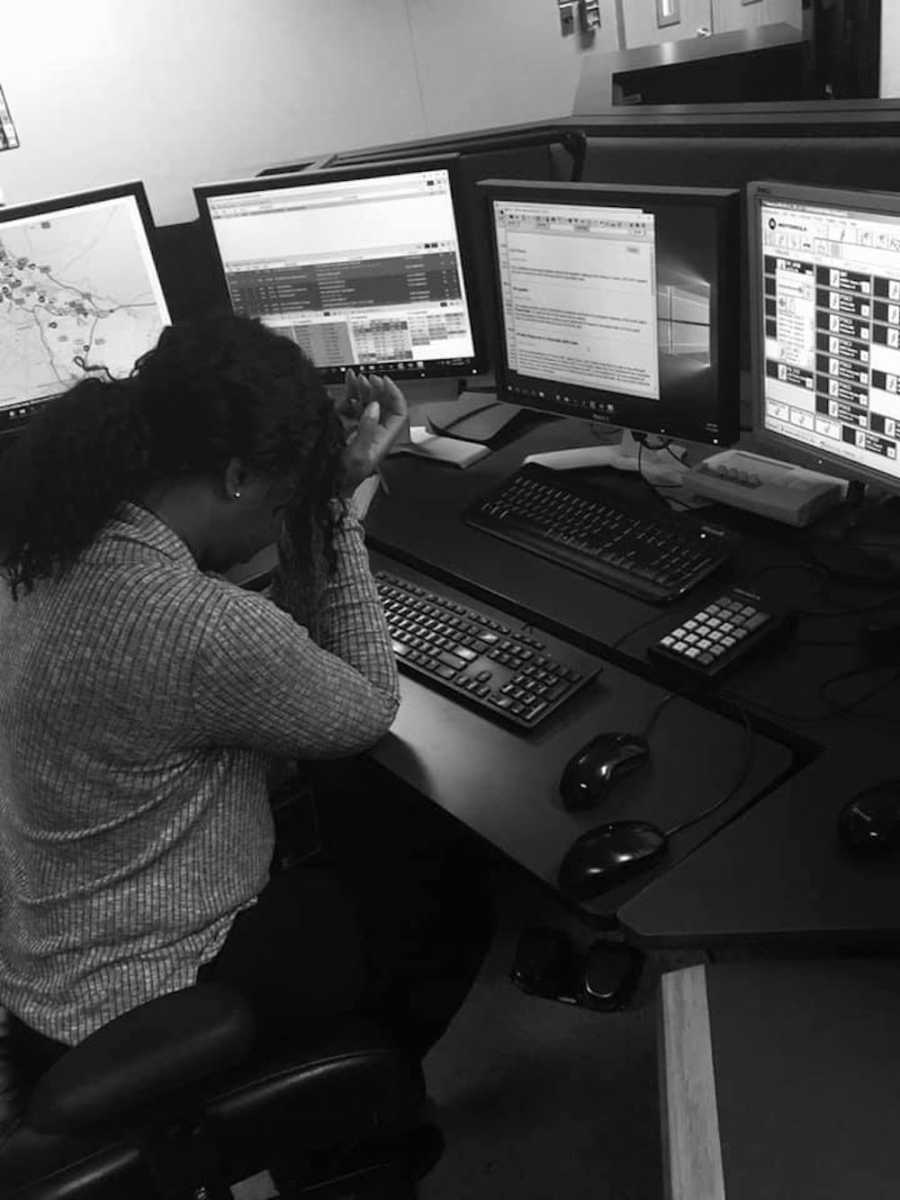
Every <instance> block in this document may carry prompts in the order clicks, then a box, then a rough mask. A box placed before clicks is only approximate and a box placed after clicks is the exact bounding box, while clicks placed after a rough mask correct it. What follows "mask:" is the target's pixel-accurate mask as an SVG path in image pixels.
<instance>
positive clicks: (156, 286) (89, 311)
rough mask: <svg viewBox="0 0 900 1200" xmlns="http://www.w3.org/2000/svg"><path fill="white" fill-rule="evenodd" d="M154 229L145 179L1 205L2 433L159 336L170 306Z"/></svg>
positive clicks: (117, 369) (113, 370)
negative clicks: (155, 254)
mask: <svg viewBox="0 0 900 1200" xmlns="http://www.w3.org/2000/svg"><path fill="white" fill-rule="evenodd" d="M152 229H153V223H152V220H151V217H150V210H149V208H148V206H147V199H146V196H145V194H144V188H143V186H142V184H140V183H127V184H122V185H120V186H117V187H110V188H104V189H102V190H98V191H92V192H80V193H78V194H77V195H69V196H62V197H58V198H56V199H54V200H45V201H41V202H40V203H36V204H27V205H20V206H16V207H13V208H0V433H2V432H10V431H14V430H15V429H16V427H18V426H20V425H21V424H22V423H23V422H24V421H26V420H27V419H28V416H29V414H30V412H31V411H32V410H33V409H34V407H35V406H36V405H38V404H41V403H43V402H44V401H46V400H49V399H50V398H51V397H52V396H55V395H58V394H59V393H60V392H63V391H65V390H66V389H67V388H68V387H70V386H71V385H72V384H74V383H77V382H78V381H79V380H80V379H83V378H85V376H87V375H89V374H92V373H95V372H97V373H100V375H101V377H103V378H105V377H106V376H107V374H109V375H113V376H115V377H117V378H118V377H121V376H125V375H128V374H129V373H130V371H131V369H132V367H133V366H134V363H135V360H136V359H137V358H139V357H140V356H141V355H142V354H144V353H145V352H146V351H147V350H150V349H151V348H152V347H153V346H155V345H156V342H157V340H158V338H159V335H160V333H161V332H162V329H163V327H164V326H166V325H168V324H169V311H168V308H167V306H166V301H165V297H164V295H163V290H162V286H161V284H160V281H159V275H158V274H157V269H156V265H155V262H154V259H153V253H152V251H151V245H150V236H151V231H152Z"/></svg>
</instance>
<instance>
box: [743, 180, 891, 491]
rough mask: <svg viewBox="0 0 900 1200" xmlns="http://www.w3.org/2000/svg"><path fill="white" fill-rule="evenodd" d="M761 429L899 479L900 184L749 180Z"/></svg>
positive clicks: (860, 471)
mask: <svg viewBox="0 0 900 1200" xmlns="http://www.w3.org/2000/svg"><path fill="white" fill-rule="evenodd" d="M747 214H748V220H749V223H750V227H749V238H748V248H749V263H750V304H751V333H752V347H753V364H752V366H753V388H754V401H755V423H754V424H755V433H756V434H757V437H758V439H759V441H760V442H761V443H762V444H763V445H764V446H766V447H767V448H771V449H773V450H774V451H776V452H779V451H780V452H781V453H783V454H784V453H786V454H787V456H788V457H792V456H796V455H793V454H792V452H799V457H801V458H804V457H806V455H812V456H814V457H815V458H816V459H817V460H818V461H819V462H820V463H821V464H822V465H823V466H825V467H826V468H837V473H838V474H839V475H841V476H843V477H846V478H859V479H861V480H870V481H877V482H882V483H885V484H888V485H891V486H895V487H896V486H898V485H900V461H898V445H900V195H895V194H893V193H880V192H865V191H850V190H844V189H835V188H823V187H812V186H806V185H802V186H801V185H792V184H781V183H775V182H771V183H770V182H758V183H751V184H749V185H748V188H747Z"/></svg>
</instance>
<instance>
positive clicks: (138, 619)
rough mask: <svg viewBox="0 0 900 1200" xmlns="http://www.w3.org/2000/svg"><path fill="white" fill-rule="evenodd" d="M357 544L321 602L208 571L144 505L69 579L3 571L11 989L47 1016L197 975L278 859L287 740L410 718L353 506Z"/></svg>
mask: <svg viewBox="0 0 900 1200" xmlns="http://www.w3.org/2000/svg"><path fill="white" fill-rule="evenodd" d="M336 549H337V570H336V572H335V574H334V575H333V576H331V577H330V579H329V580H328V582H327V584H326V585H325V586H324V588H323V589H319V595H318V597H317V600H316V601H315V605H314V611H309V612H304V611H302V609H303V607H304V605H305V604H309V601H308V599H307V597H308V596H309V594H310V591H311V589H309V588H308V587H306V586H305V583H306V581H305V580H303V579H300V578H297V579H293V580H292V579H291V577H290V573H289V572H288V573H287V575H286V576H285V583H286V585H287V586H284V587H283V588H282V591H281V593H280V596H279V602H278V603H275V602H274V601H273V600H272V599H269V598H267V597H265V596H262V595H260V594H258V593H254V592H249V591H245V590H242V589H241V588H238V587H236V586H235V585H233V584H231V583H229V582H227V581H226V580H224V579H222V578H220V577H216V576H210V575H207V574H204V573H203V572H202V571H201V570H200V569H199V568H198V566H197V564H196V562H195V560H194V558H193V556H192V555H191V553H190V550H189V549H188V547H187V546H186V545H185V543H184V542H183V541H181V539H180V538H179V537H178V536H177V535H176V534H175V533H174V532H173V531H172V530H171V529H170V528H169V527H168V526H167V525H166V524H164V523H163V522H162V521H161V520H159V519H158V518H157V517H156V516H155V515H154V514H152V513H150V512H149V511H147V510H146V509H144V508H141V507H139V506H137V505H133V504H126V505H123V506H122V508H121V509H120V510H119V512H118V513H117V516H116V519H114V520H113V521H111V522H110V523H108V524H107V525H106V526H105V527H104V529H103V530H102V531H101V533H100V534H99V535H98V537H97V538H96V539H95V540H94V542H93V543H92V544H91V545H90V546H89V547H88V548H87V550H85V551H84V552H83V553H82V554H81V556H80V557H79V559H78V560H77V562H76V563H75V564H74V566H73V567H72V568H71V569H70V570H69V571H68V572H67V573H66V574H65V575H64V576H63V577H62V578H61V579H58V580H41V581H39V582H38V583H37V584H36V586H35V588H34V590H33V591H32V592H31V593H30V594H27V595H26V594H24V593H22V592H20V594H19V599H18V600H17V601H16V602H13V601H12V599H11V597H10V596H9V594H8V591H7V589H6V588H5V585H3V584H2V583H0V1002H2V1003H3V1004H4V1005H6V1007H7V1008H8V1009H10V1010H11V1011H12V1012H14V1013H15V1014H16V1015H18V1016H19V1017H20V1018H21V1019H22V1020H23V1021H25V1022H26V1023H27V1024H28V1025H31V1026H32V1027H33V1028H35V1029H37V1030H39V1031H40V1032H42V1033H44V1034H47V1035H48V1036H50V1037H52V1038H56V1039H57V1040H59V1041H63V1042H66V1043H70V1044H74V1043H75V1042H78V1041H80V1040H81V1039H82V1038H84V1037H85V1036H87V1034H89V1033H90V1032H92V1031H93V1030H95V1029H97V1028H98V1027H99V1026H101V1025H103V1024H105V1023H106V1022H107V1021H109V1020H111V1019H112V1018H113V1017H115V1016H117V1015H119V1014H120V1013H123V1012H125V1011H127V1010H129V1009H131V1008H133V1007H135V1006H136V1005H138V1004H141V1003H143V1002H144V1001H146V1000H149V999H151V998H153V997H155V996H158V995H161V994H163V993H165V992H168V991H173V990H175V989H177V988H181V987H184V986H187V985H188V984H190V983H192V982H194V980H195V979H196V975H197V970H198V968H199V966H200V965H201V964H202V963H204V962H206V961H208V960H209V959H211V958H213V957H214V956H215V955H216V954H217V952H218V951H219V949H220V948H221V946H222V943H223V941H224V940H225V937H226V935H227V933H228V930H229V929H230V927H231V924H232V921H233V920H234V918H235V916H236V915H237V913H238V912H239V911H241V909H242V908H245V907H247V906H248V905H249V904H252V903H253V901H254V898H255V897H256V896H257V895H258V893H259V892H260V890H261V889H262V888H263V886H264V885H265V883H266V880H267V878H268V867H269V863H270V860H271V856H272V851H273V842H274V834H273V823H272V817H271V812H270V808H269V803H268V792H267V774H268V772H269V769H270V768H271V767H272V766H273V764H274V762H275V760H277V759H284V758H328V757H339V756H342V755H349V754H353V753H356V752H359V751H361V750H363V749H365V748H367V747H368V746H370V745H372V744H373V743H374V742H375V741H376V740H377V739H378V738H379V737H380V736H381V735H382V734H383V733H385V732H386V731H387V729H388V728H389V727H390V725H391V722H392V720H393V718H394V715H395V712H396V709H397V704H398V698H399V693H398V686H397V673H396V666H395V663H394V658H393V654H392V652H391V642H390V636H389V634H388V631H387V626H386V624H385V620H384V615H383V613H382V610H381V606H380V603H379V601H378V597H377V593H376V590H375V585H374V582H373V580H372V577H371V574H370V572H369V568H368V560H367V557H366V552H365V547H364V545H363V539H362V531H361V527H360V525H359V523H358V522H357V521H356V520H355V519H354V518H352V517H349V516H348V517H345V518H343V519H342V521H341V524H340V526H339V529H338V532H337V537H336ZM279 605H284V606H285V607H286V608H290V609H292V611H290V612H289V611H285V610H284V608H283V607H280V606H279ZM310 629H313V630H314V631H315V638H314V637H313V636H312V634H311V632H310ZM311 919H314V914H311Z"/></svg>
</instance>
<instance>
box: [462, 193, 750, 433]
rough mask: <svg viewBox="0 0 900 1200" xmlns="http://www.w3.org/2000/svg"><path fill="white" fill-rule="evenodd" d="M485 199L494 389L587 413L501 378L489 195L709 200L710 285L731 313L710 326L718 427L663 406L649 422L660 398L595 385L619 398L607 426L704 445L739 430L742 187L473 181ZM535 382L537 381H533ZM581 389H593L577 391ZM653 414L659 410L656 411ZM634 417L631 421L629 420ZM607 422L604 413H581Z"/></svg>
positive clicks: (556, 409)
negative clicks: (713, 271) (713, 273)
mask: <svg viewBox="0 0 900 1200" xmlns="http://www.w3.org/2000/svg"><path fill="white" fill-rule="evenodd" d="M478 188H479V189H480V191H481V193H482V195H483V197H484V203H485V205H486V206H487V208H488V216H489V221H488V225H489V228H490V245H491V261H492V267H493V278H494V288H495V308H496V314H497V330H496V341H497V362H496V364H495V374H496V378H497V386H498V394H503V395H504V399H508V400H509V401H510V403H514V404H517V405H521V406H522V407H525V408H529V409H534V410H535V411H537V412H542V413H544V414H546V415H549V416H554V417H559V416H564V417H573V418H576V419H580V420H583V419H585V418H584V416H582V415H581V414H579V413H576V412H573V411H572V410H571V409H569V408H567V407H565V406H564V405H560V404H557V403H555V402H554V401H552V400H549V401H548V400H544V401H541V400H540V399H539V398H535V397H527V396H526V397H523V396H522V395H520V394H519V393H518V392H516V391H515V390H514V389H512V388H510V387H509V385H508V383H507V380H508V377H509V365H508V361H507V357H506V338H505V334H504V329H503V300H502V296H501V294H500V272H499V256H498V250H497V238H496V227H495V224H494V220H493V214H492V211H491V206H492V205H493V202H494V201H495V200H520V201H525V202H527V201H529V200H534V201H536V202H537V203H548V204H554V203H561V204H573V205H583V204H585V203H590V202H591V200H592V199H596V201H597V202H598V203H599V204H605V205H612V206H615V205H617V204H618V203H620V202H621V204H622V207H629V206H633V205H634V204H636V203H638V204H639V203H641V202H644V203H648V204H652V203H653V202H660V201H662V202H664V203H671V204H673V205H681V206H685V207H687V206H691V205H694V206H696V205H697V204H704V205H707V206H708V207H709V208H710V210H711V212H712V213H713V214H714V215H715V218H716V228H717V245H716V267H717V278H716V289H717V295H718V297H719V310H720V312H722V313H724V314H726V315H728V314H729V313H730V314H733V319H730V320H720V321H719V323H718V327H717V330H716V334H717V337H716V342H715V354H716V362H717V363H718V369H719V389H718V394H717V399H716V405H715V420H716V422H717V425H718V429H717V431H716V432H715V434H713V433H712V432H711V431H710V430H709V429H707V428H706V427H705V423H704V422H702V421H701V422H696V421H694V420H691V419H689V417H688V415H687V414H684V413H679V412H675V411H672V410H670V409H666V410H665V417H666V420H665V421H664V422H663V421H659V420H656V421H648V420H647V419H646V418H647V415H648V412H649V409H648V405H651V404H655V405H658V404H659V401H646V400H642V399H641V398H640V397H634V396H626V395H624V394H623V393H618V392H617V393H612V392H605V391H601V390H600V389H596V394H597V396H598V397H608V396H614V397H615V398H616V400H617V401H618V404H619V411H618V412H617V413H616V415H615V417H613V418H610V419H609V423H610V424H614V425H616V426H619V427H622V428H626V429H633V430H636V431H640V432H643V433H649V434H656V435H660V436H662V437H681V438H685V439H687V440H688V441H694V442H701V443H703V444H706V445H714V446H726V445H730V444H731V443H732V442H735V441H736V440H737V439H738V437H739V436H740V354H739V336H738V335H739V316H738V313H739V305H738V298H739V286H740V283H739V281H740V265H739V250H740V209H739V202H740V191H739V190H738V189H737V188H683V187H659V186H656V185H650V184H634V185H629V184H625V183H622V184H619V183H616V184H607V183H577V182H576V183H569V182H566V183H564V182H556V181H551V182H546V181H542V180H509V179H483V180H481V181H480V182H479V184H478ZM536 382H537V381H536ZM583 390H584V391H588V390H593V389H583ZM657 413H658V409H657ZM632 417H633V419H632ZM587 419H595V420H605V419H606V418H604V417H596V418H587Z"/></svg>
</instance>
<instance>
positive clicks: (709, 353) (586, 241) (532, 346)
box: [481, 180, 740, 445]
mask: <svg viewBox="0 0 900 1200" xmlns="http://www.w3.org/2000/svg"><path fill="white" fill-rule="evenodd" d="M481 188H482V190H483V192H484V195H485V198H486V202H487V204H488V206H489V210H490V213H491V216H492V221H491V228H492V238H491V242H492V253H493V259H494V271H495V278H496V286H497V290H498V298H497V310H498V316H499V321H500V329H499V337H498V341H499V346H500V353H499V361H498V363H497V376H498V388H499V391H498V394H499V395H501V396H502V397H503V398H504V399H507V400H509V401H511V402H513V403H516V404H521V405H525V406H526V407H529V408H534V409H538V410H540V411H542V412H545V413H551V414H555V415H562V416H575V417H584V418H587V419H588V420H592V421H601V422H605V423H608V424H612V425H619V426H623V427H625V428H627V429H633V430H640V431H643V432H647V433H655V434H661V435H665V436H678V437H683V438H687V439H691V440H694V441H700V442H706V443H711V444H713V445H723V444H726V443H729V442H731V441H734V440H735V439H736V438H737V436H738V433H739V427H740V416H739V374H740V368H739V351H738V329H739V317H738V312H739V305H738V299H739V292H738V277H739V254H738V251H739V230H740V219H739V194H738V193H737V192H736V191H733V190H722V189H713V188H662V187H637V186H635V187H625V186H618V185H603V184H586V183H534V182H527V183H525V182H515V181H510V180H485V181H484V182H482V184H481Z"/></svg>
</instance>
